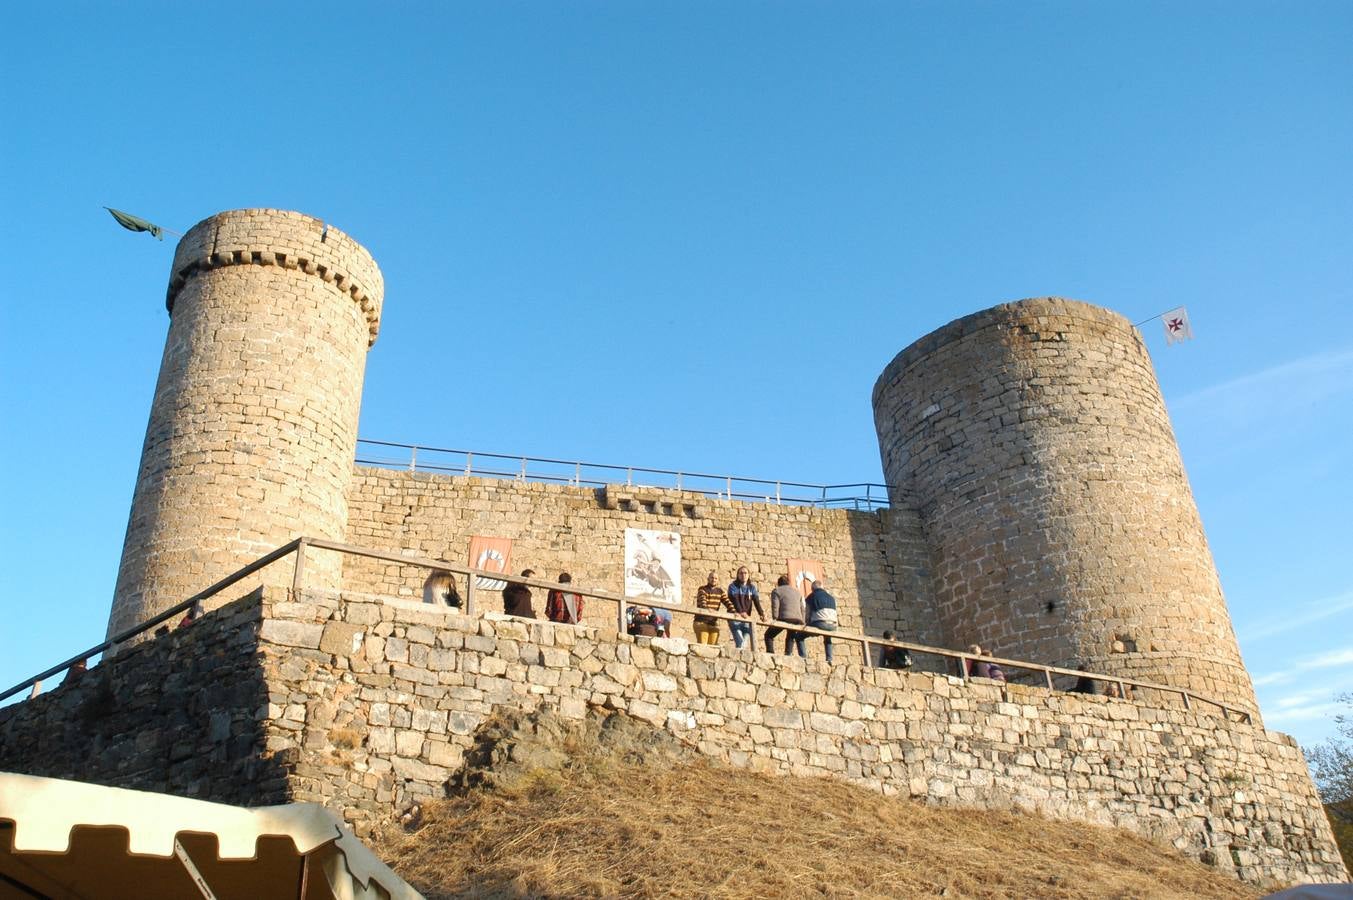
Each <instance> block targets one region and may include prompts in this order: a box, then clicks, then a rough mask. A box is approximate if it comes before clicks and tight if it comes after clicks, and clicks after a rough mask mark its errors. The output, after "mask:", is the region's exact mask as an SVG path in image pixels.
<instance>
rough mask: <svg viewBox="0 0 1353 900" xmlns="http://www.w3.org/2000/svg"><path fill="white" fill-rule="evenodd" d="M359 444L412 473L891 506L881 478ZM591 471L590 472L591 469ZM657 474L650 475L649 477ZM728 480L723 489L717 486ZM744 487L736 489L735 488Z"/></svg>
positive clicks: (366, 461)
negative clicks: (645, 479)
mask: <svg viewBox="0 0 1353 900" xmlns="http://www.w3.org/2000/svg"><path fill="white" fill-rule="evenodd" d="M357 443H358V445H367V446H370V447H390V448H395V449H400V450H407V451H408V455H407V458H403V459H374V458H363V457H362V456H361V455H360V454H359V455H358V457H357V459H356V462H357V463H359V464H361V465H372V466H384V467H390V468H397V469H399V470H407V471H410V472H417V471H425V472H429V471H430V472H448V473H455V474H458V475H479V476H483V477H490V478H504V479H509V478H510V479H514V480H518V481H542V482H552V483H557V484H571V485H574V486H578V487H582V486H587V487H604V486H606V485H608V484H614V483H617V480H616V479H611V480H609V481H608V480H605V479H604V478H596V477H592V478H584V477H583V472H584V470H597V473H598V474H601V473H603V472H615V473H617V477H618V474H619V473H623V474H624V484H625V485H626V486H629V487H633V486H635V475H636V474H637V475H640V476H644V475H653V476H665V477H667V478H668V479H669V480H672V481H673V482H674V483H673V484H643V485H641V486H644V487H656V488H663V489H668V490H679V491H688V492H691V493H697V494H703V495H705V496H707V497H714V498H722V499H727V500H748V501H754V502H755V501H761V502H774V503H789V504H792V505H800V506H819V507H832V506H833V505H853V506H854V507H855V508H856V509H861V508H863V509H866V510H871V511H872V510H874V509H882V508H885V507H887V506H888V505H889V499H888V498H889V494H888V486H887V485H886V484H880V483H877V482H865V481H860V482H853V483H849V484H816V483H812V482H806V481H785V480H782V479H777V480H772V479H766V478H747V477H743V476H740V475H726V474H725V475H716V474H712V473H709V472H687V471H683V470H677V469H655V468H651V467H646V466H622V465H615V464H611V463H592V462H583V461H579V460H571V459H553V458H550V457H545V456H523V455H521V454H508V453H486V452H483V451H480V450H460V449H455V448H451V447H429V446H426V445H423V444H402V443H398V442H395V441H378V440H374V439H371V438H358V440H357ZM420 451H421V452H423V453H425V454H426V453H444V454H451V455H453V456H458V457H463V461H461V462H459V463H457V464H454V465H452V464H447V465H436V464H429V463H428V462H427V460H426V457H424V458H423V460H422V461H420V460H419V456H418V454H419V452H420ZM476 459H480V460H485V459H487V460H503V461H507V462H510V463H511V464H512V466H511V467H510V468H507V467H502V466H498V467H488V468H486V467H485V466H483V465H482V464H481V465H478V466H476V465H475V462H476ZM531 463H536V464H540V465H544V466H564V467H568V468H569V469H570V470H571V472H570V473H569V474H564V473H557V472H541V471H538V470H537V471H535V472H532V471H530V464H531ZM588 474H591V472H589V473H588ZM686 479H696V480H702V481H707V482H711V483H712V484H709V485H706V486H705V487H704V488H701V487H698V486H692V485H689V484H686V483H685V482H686ZM651 480H653V479H650V481H651ZM720 484H722V485H723V488H722V489H719V488H718V487H717V485H720ZM753 485H759V486H762V487H764V488H766V490H750V489H748V487H746V486H753ZM735 486H736V487H738V488H739V490H734V487H735ZM860 488H863V489H864V493H863V494H862V495H861V494H859V493H858V489H860ZM785 489H791V490H799V491H810V492H813V495H812V496H809V495H807V494H805V495H803V496H788V495H786V494H785V493H784V491H785ZM848 489H856V491H857V493H856V494H854V495H835V496H833V495H832V494H831V492H833V491H845V490H848Z"/></svg>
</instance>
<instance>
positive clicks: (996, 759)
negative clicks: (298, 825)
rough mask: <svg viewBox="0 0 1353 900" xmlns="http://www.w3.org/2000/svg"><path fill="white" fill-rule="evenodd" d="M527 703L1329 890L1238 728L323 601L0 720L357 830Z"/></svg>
mask: <svg viewBox="0 0 1353 900" xmlns="http://www.w3.org/2000/svg"><path fill="white" fill-rule="evenodd" d="M260 603H261V608H260ZM199 629H200V630H199ZM199 660H206V661H204V662H198V661H199ZM105 666H110V667H111V669H110V671H109V672H108V673H103V672H101V671H100V670H102V669H104V668H105ZM105 677H107V681H106V682H105V681H104V679H105ZM105 683H106V684H107V685H108V686H109V687H111V694H112V696H111V698H110V697H109V696H108V688H107V687H104V686H103V685H105ZM98 697H103V698H104V699H103V700H102V701H98V702H97V703H96V701H95V700H94V699H93V698H98ZM91 704H94V705H95V708H96V709H98V710H99V712H98V713H97V715H96V714H95V713H93V712H90V707H91ZM541 705H548V706H550V707H552V708H554V709H557V710H558V711H559V712H560V713H561V714H562V715H564V716H568V717H575V718H581V717H583V716H585V715H586V713H587V710H588V708H589V707H593V706H596V707H603V708H609V709H618V710H624V711H625V712H626V713H627V714H629V715H631V716H633V717H635V718H638V719H642V720H644V721H646V722H650V723H652V724H653V725H655V726H657V727H661V728H665V729H667V730H668V731H670V732H671V733H673V734H674V735H676V736H677V737H679V738H680V739H681V740H683V741H684V742H686V743H688V744H689V745H691V746H693V747H695V748H697V749H698V750H700V751H701V752H702V753H705V754H707V755H709V756H712V757H714V758H717V759H720V760H724V761H727V762H729V763H731V764H733V765H735V766H741V767H746V768H750V769H756V770H763V771H769V772H775V773H789V774H796V775H808V776H829V777H837V778H843V779H846V780H849V781H852V782H855V783H858V784H861V785H864V786H867V787H870V788H872V789H875V790H879V791H882V792H884V793H888V794H895V795H899V796H902V797H911V798H915V799H918V800H923V801H926V802H931V803H937V804H945V805H960V806H961V805H970V806H980V807H1002V808H1003V807H1013V808H1021V809H1029V810H1037V811H1039V812H1042V813H1044V814H1047V815H1050V816H1056V817H1063V818H1069V819H1076V820H1083V821H1089V822H1095V823H1102V824H1108V825H1116V826H1119V827H1123V828H1128V829H1131V830H1133V831H1136V832H1139V833H1143V834H1145V835H1148V836H1150V837H1152V838H1154V839H1156V840H1158V841H1160V842H1163V843H1169V844H1173V845H1174V846H1175V847H1177V848H1179V849H1180V850H1182V851H1183V852H1185V853H1187V854H1189V855H1192V856H1194V857H1197V858H1199V859H1202V860H1204V861H1207V862H1209V863H1211V864H1213V865H1216V866H1219V867H1222V868H1224V869H1226V870H1228V871H1232V872H1234V874H1235V875H1237V877H1239V878H1241V879H1244V880H1246V881H1251V882H1296V881H1338V880H1342V879H1345V878H1347V872H1346V871H1345V870H1344V868H1343V865H1342V863H1341V862H1340V860H1339V857H1338V854H1337V851H1336V849H1335V846H1334V842H1333V838H1332V836H1331V833H1330V829H1329V824H1328V822H1327V820H1326V819H1325V817H1324V812H1323V810H1322V808H1321V807H1320V804H1319V801H1318V799H1317V797H1316V795H1315V791H1314V788H1313V787H1312V784H1311V780H1310V776H1309V774H1308V773H1307V770H1306V767H1305V764H1304V761H1303V759H1302V756H1301V752H1300V750H1299V749H1298V748H1297V747H1296V745H1295V744H1294V743H1293V741H1292V740H1291V739H1290V738H1288V737H1286V736H1285V735H1281V734H1277V733H1275V732H1269V731H1265V730H1264V729H1263V728H1261V727H1258V726H1251V725H1244V724H1240V723H1235V722H1228V721H1225V720H1223V719H1221V718H1215V717H1212V716H1209V715H1207V714H1205V713H1202V712H1200V711H1194V712H1188V711H1185V710H1181V709H1173V708H1168V709H1167V708H1158V707H1153V706H1150V705H1147V704H1144V703H1133V702H1127V701H1118V700H1109V699H1107V698H1102V697H1092V696H1081V695H1071V694H1064V693H1056V692H1049V691H1047V690H1044V689H1039V688H1027V687H1021V686H1015V685H1011V686H1006V687H1002V686H1000V685H997V684H995V683H990V682H984V681H979V680H974V681H970V682H967V683H964V682H960V681H958V680H956V679H953V678H949V677H946V676H942V675H930V674H909V673H899V672H893V671H887V670H879V669H872V668H865V667H862V666H860V665H855V664H838V665H837V666H835V667H829V666H827V665H826V664H825V663H822V662H817V661H813V660H809V661H806V662H805V661H803V660H799V659H797V658H793V657H788V658H787V657H781V656H769V655H766V654H753V653H751V652H749V651H746V650H743V651H735V650H733V649H732V648H731V647H729V646H727V645H724V646H721V647H718V648H710V647H701V646H698V645H690V644H688V643H687V642H686V641H684V640H680V639H659V640H650V639H647V638H638V639H634V638H628V637H621V638H620V639H618V640H617V639H615V638H614V637H613V636H612V635H610V634H609V633H607V631H606V630H605V629H596V628H589V627H585V626H584V627H572V626H562V625H553V624H550V623H542V622H534V623H530V622H526V621H523V620H516V619H507V618H505V617H501V616H496V615H487V616H485V617H482V618H470V617H465V616H460V615H457V614H454V613H452V612H450V611H447V610H443V609H436V608H433V607H430V606H425V605H423V604H421V603H419V602H416V601H413V600H386V601H384V602H381V601H379V600H376V599H372V598H369V597H365V596H356V597H353V596H340V595H336V594H333V593H331V592H324V591H312V592H304V593H303V594H302V595H301V596H300V597H299V598H296V597H292V596H291V595H290V593H289V592H285V591H273V590H271V589H269V590H268V591H266V592H265V593H264V594H263V595H262V596H261V597H260V596H259V595H258V594H255V595H252V596H250V597H248V598H245V599H244V600H242V601H238V602H236V603H235V604H232V605H230V606H228V607H226V608H224V609H221V610H217V611H216V612H213V613H210V614H208V615H207V616H206V617H205V619H203V620H202V622H200V623H199V624H198V625H195V626H193V627H192V628H191V629H190V630H188V631H186V632H176V633H174V634H171V635H169V636H168V637H165V638H159V639H157V640H155V641H151V642H148V643H146V644H145V645H143V646H141V647H139V648H135V649H134V650H132V651H129V652H128V653H126V654H123V655H121V656H119V657H117V658H116V659H114V660H113V661H112V662H111V663H105V664H104V665H101V666H99V667H96V668H95V669H94V670H91V672H90V673H89V675H88V676H86V678H85V680H83V681H82V682H80V683H79V684H76V685H71V686H65V687H61V688H59V689H58V690H57V691H55V692H53V693H51V694H49V695H44V696H43V697H40V698H38V699H37V700H34V701H29V702H27V703H24V704H20V705H18V706H15V707H10V708H7V709H3V710H0V766H3V767H4V768H7V769H12V770H17V771H29V772H34V773H38V774H49V775H58V776H60V775H66V776H71V775H74V776H77V777H80V778H82V779H84V780H91V781H96V782H104V783H116V784H123V785H127V786H134V787H147V788H152V789H160V790H169V791H172V792H175V793H190V794H193V795H197V796H209V797H212V798H213V799H222V800H230V801H232V802H239V801H240V800H241V799H244V800H248V801H249V802H255V803H257V802H275V801H276V800H278V799H279V797H278V793H279V791H278V785H279V781H278V773H279V772H280V773H282V778H283V780H284V782H285V787H284V791H285V794H286V796H287V799H291V800H298V801H304V800H309V801H316V802H320V803H324V804H325V805H327V806H329V807H331V808H334V809H335V810H339V811H341V812H342V814H343V815H345V816H346V818H347V819H348V820H349V821H351V822H353V823H354V824H356V825H357V826H358V827H359V828H362V827H365V826H366V825H367V824H369V823H371V822H373V821H374V820H376V819H378V818H380V817H383V816H385V815H388V814H389V813H390V812H392V811H394V810H396V809H398V808H401V807H402V806H403V805H404V804H407V803H408V802H410V801H411V800H413V799H415V798H418V797H425V796H440V795H441V794H442V792H443V790H444V785H445V783H446V781H447V779H448V778H450V777H451V776H452V775H453V774H454V773H455V772H456V771H457V769H458V768H459V767H460V765H461V762H462V759H463V757H464V754H465V751H466V749H467V748H469V747H470V746H471V745H472V741H473V739H474V735H475V732H476V730H477V729H478V728H479V727H480V725H481V724H482V723H483V722H484V720H485V719H486V717H488V716H489V715H490V714H491V713H492V712H493V711H494V710H495V709H503V708H510V709H528V710H529V709H535V708H538V707H539V706H541ZM100 717H101V718H100ZM91 732H92V733H93V735H94V738H93V739H94V740H95V741H96V742H101V743H100V748H101V749H102V750H104V751H105V752H89V750H88V749H86V748H87V747H88V741H89V734H90V733H91ZM117 746H122V747H123V749H122V750H121V752H120V753H116V752H115V753H113V754H111V755H110V754H109V753H107V752H106V751H107V750H108V749H109V748H114V747H117ZM133 747H134V750H133V749H132V748H133ZM251 793H252V796H246V795H250V794H251Z"/></svg>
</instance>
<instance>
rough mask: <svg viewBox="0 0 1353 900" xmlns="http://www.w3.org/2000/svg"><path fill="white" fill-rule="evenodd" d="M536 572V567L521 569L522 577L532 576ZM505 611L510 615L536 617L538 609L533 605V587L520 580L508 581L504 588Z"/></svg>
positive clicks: (526, 617)
mask: <svg viewBox="0 0 1353 900" xmlns="http://www.w3.org/2000/svg"><path fill="white" fill-rule="evenodd" d="M534 574H536V571H535V569H522V570H521V577H522V578H530V577H531V576H532V575H534ZM503 612H505V613H507V614H508V615H509V616H520V617H521V618H523V619H534V618H535V617H536V610H535V607H534V606H532V605H531V589H530V588H528V587H527V586H526V585H524V584H521V583H520V582H516V581H510V582H508V585H507V587H505V588H503Z"/></svg>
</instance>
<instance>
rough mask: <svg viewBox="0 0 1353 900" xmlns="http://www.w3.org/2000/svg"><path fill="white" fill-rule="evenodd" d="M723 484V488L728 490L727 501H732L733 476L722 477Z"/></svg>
mask: <svg viewBox="0 0 1353 900" xmlns="http://www.w3.org/2000/svg"><path fill="white" fill-rule="evenodd" d="M723 483H724V487H726V488H727V489H728V499H729V500H732V499H733V476H732V475H727V476H725V477H724V482H723Z"/></svg>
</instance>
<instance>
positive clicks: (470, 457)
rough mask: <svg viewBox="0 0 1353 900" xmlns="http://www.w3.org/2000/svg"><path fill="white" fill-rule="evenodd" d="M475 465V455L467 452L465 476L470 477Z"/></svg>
mask: <svg viewBox="0 0 1353 900" xmlns="http://www.w3.org/2000/svg"><path fill="white" fill-rule="evenodd" d="M473 463H474V454H473V453H470V452H469V451H466V453H465V474H466V475H469V474H470V472H471V471H472V470H471V466H472V465H473Z"/></svg>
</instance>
